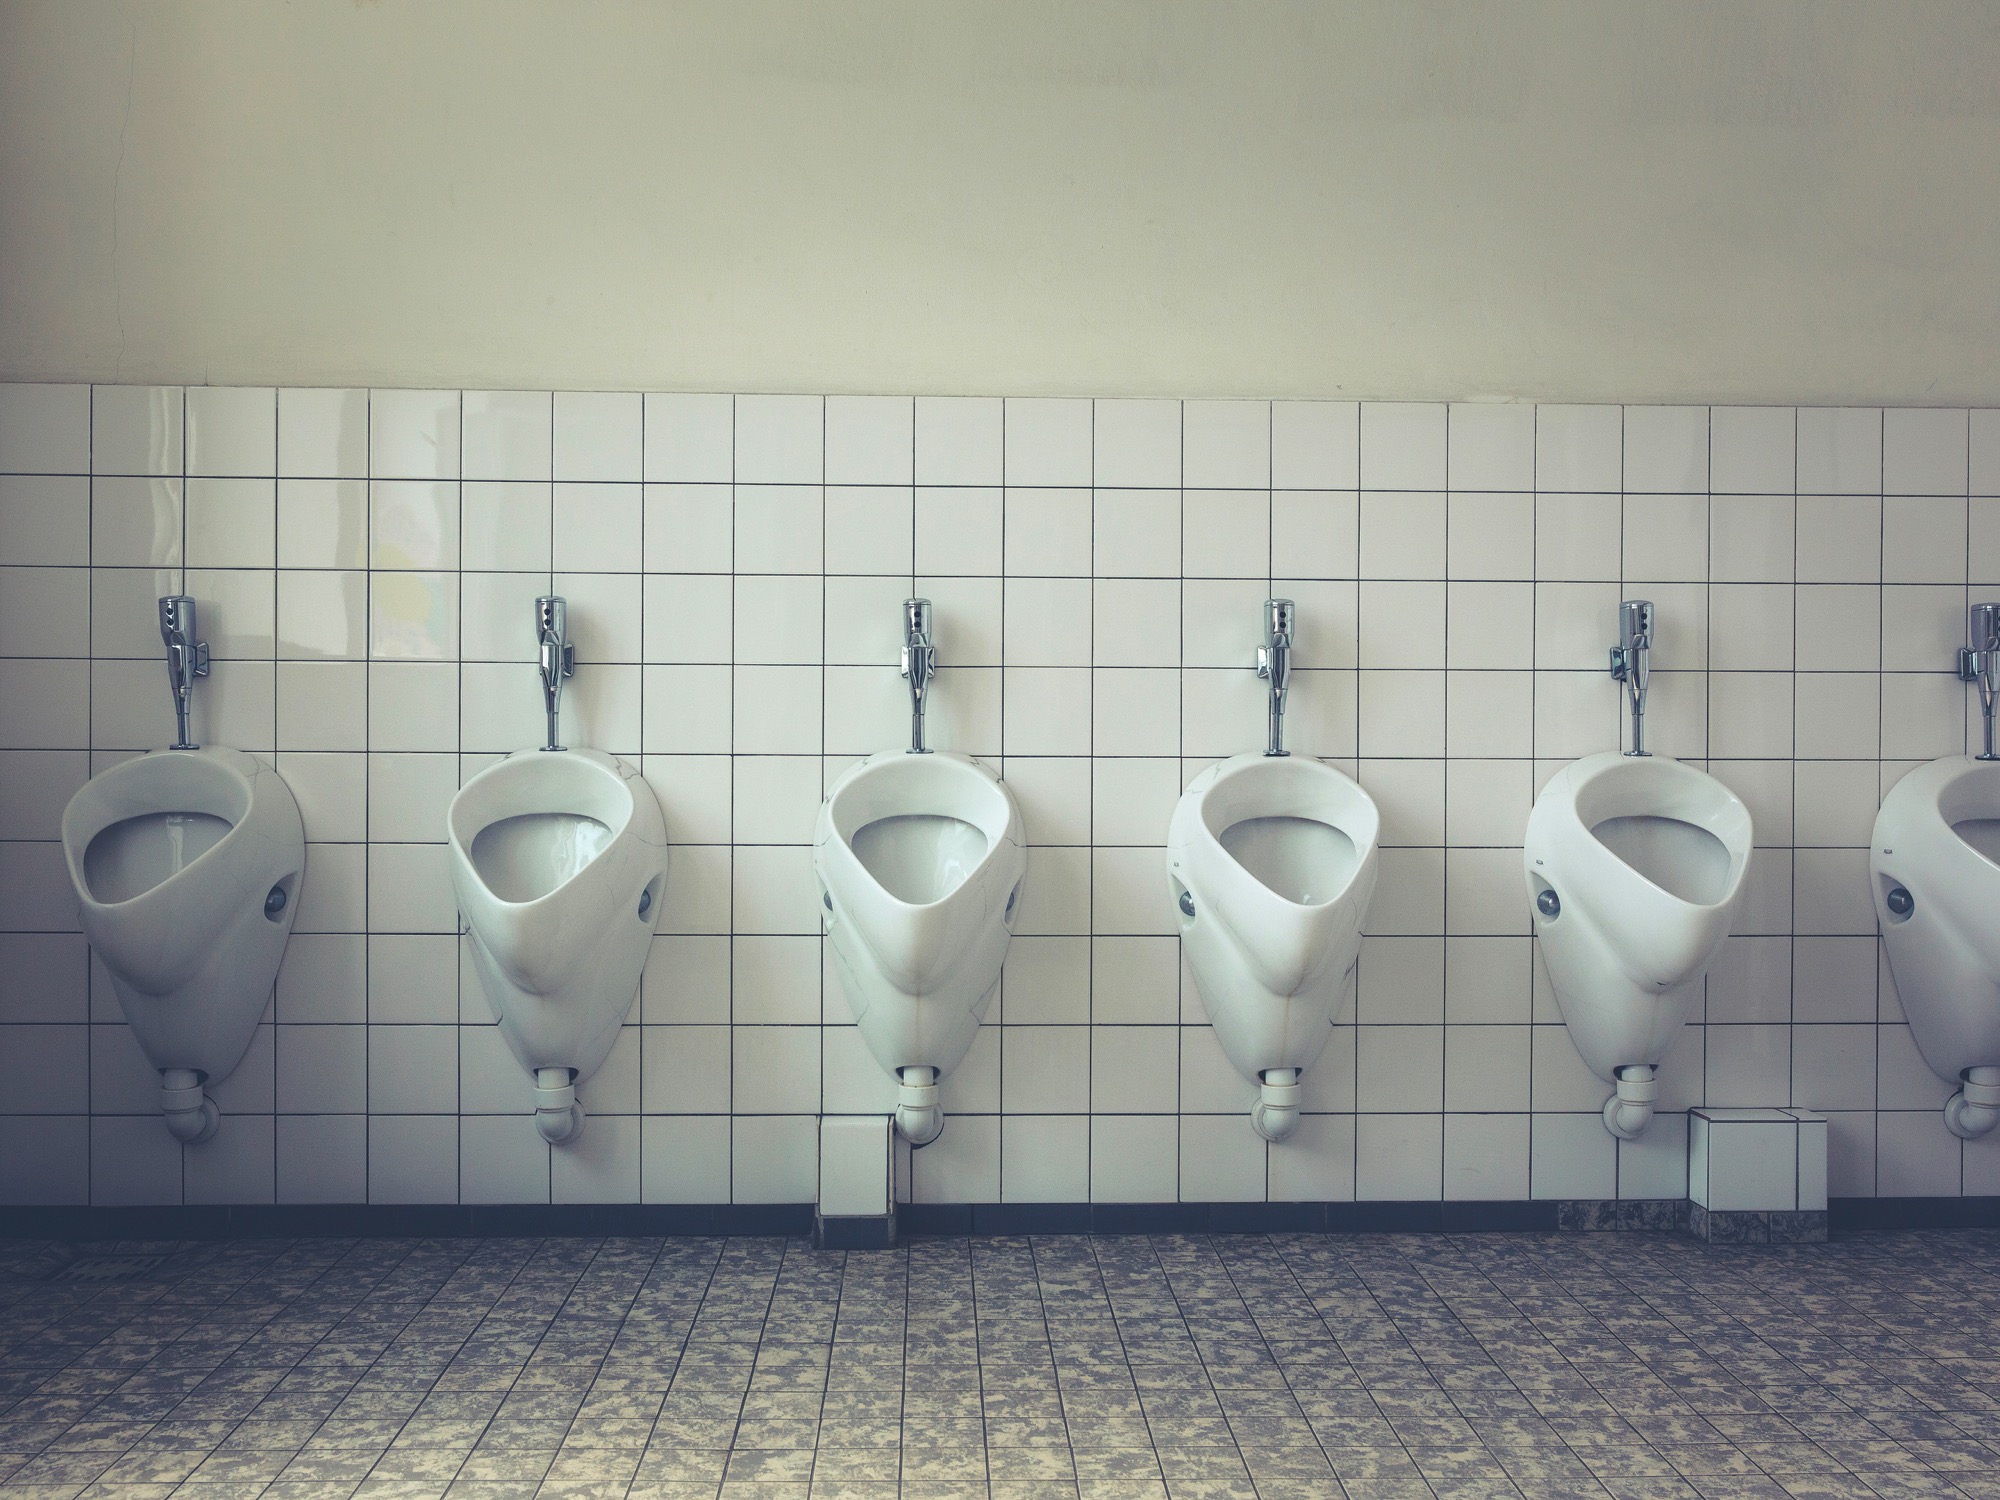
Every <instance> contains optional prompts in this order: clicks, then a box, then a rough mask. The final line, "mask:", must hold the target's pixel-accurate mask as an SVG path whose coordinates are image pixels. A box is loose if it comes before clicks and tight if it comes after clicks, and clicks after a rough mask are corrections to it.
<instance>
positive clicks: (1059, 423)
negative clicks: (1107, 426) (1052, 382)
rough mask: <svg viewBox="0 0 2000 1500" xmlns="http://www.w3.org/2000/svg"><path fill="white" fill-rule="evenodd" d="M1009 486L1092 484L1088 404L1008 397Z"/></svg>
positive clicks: (1007, 456)
mask: <svg viewBox="0 0 2000 1500" xmlns="http://www.w3.org/2000/svg"><path fill="white" fill-rule="evenodd" d="M1006 426H1007V443H1006V466H1007V483H1008V484H1009V485H1081V486H1088V485H1089V484H1090V483H1091V447H1092V415H1091V403H1090V402H1089V401H1082V400H1075V399H1060V398H1056V399H1050V398H1036V397H1013V398H1010V399H1009V400H1008V402H1007V406H1006Z"/></svg>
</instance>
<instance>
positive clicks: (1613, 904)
mask: <svg viewBox="0 0 2000 1500" xmlns="http://www.w3.org/2000/svg"><path fill="white" fill-rule="evenodd" d="M1751 843H1752V836H1751V827H1750V813H1749V810H1748V809H1746V808H1745V807H1744V806H1743V803H1742V802H1741V801H1740V800H1739V799H1738V798H1737V796H1736V794H1735V793H1734V792H1732V791H1730V790H1729V788H1727V787H1725V786H1724V785H1723V784H1722V783H1721V782H1719V781H1717V780H1715V779H1714V778H1713V777H1711V776H1708V775H1706V774H1704V773H1703V772H1701V771H1697V770H1696V769H1695V768H1694V767H1692V766H1687V765H1683V764H1681V762H1679V761H1677V760H1672V759H1669V758H1668V757H1666V756H1656V755H1645V754H1638V755H1620V754H1619V753H1617V752H1616V751H1606V752H1605V753H1603V754H1601V755H1591V756H1586V757H1585V758H1584V759H1582V760H1579V761H1576V762H1573V763H1572V764H1570V765H1568V766H1565V767H1564V768H1563V769H1562V770H1560V771H1558V772H1556V774H1555V775H1554V776H1553V777H1551V778H1550V780H1549V784H1548V785H1547V786H1546V787H1544V788H1543V789H1542V794H1541V796H1540V797H1538V798H1536V799H1535V806H1534V811H1533V812H1531V813H1530V814H1529V816H1528V831H1527V837H1526V848H1525V850H1524V854H1523V858H1524V860H1525V862H1526V868H1527V882H1528V899H1529V902H1530V904H1531V907H1532V912H1533V920H1534V927H1535V936H1536V938H1537V939H1538V940H1539V941H1540V943H1541V949H1542V958H1543V960H1544V962H1545V963H1546V964H1547V965H1548V971H1549V979H1550V980H1551V982H1553V984H1554V986H1555V992H1556V1003H1557V1005H1558V1006H1559V1007H1560V1008H1561V1010H1562V1015H1563V1020H1564V1021H1565V1022H1566V1023H1567V1024H1568V1026H1569V1034H1570V1040H1571V1041H1573V1042H1574V1043H1575V1044H1576V1050H1577V1051H1578V1052H1579V1053H1580V1054H1582V1057H1583V1060H1584V1062H1585V1064H1587V1065H1588V1066H1589V1068H1590V1071H1591V1072H1593V1073H1595V1074H1596V1075H1597V1076H1598V1077H1599V1078H1601V1079H1603V1080H1604V1081H1605V1082H1606V1083H1609V1084H1611V1085H1613V1086H1614V1087H1615V1089H1616V1092H1615V1093H1613V1094H1612V1095H1611V1097H1610V1098H1609V1099H1607V1100H1606V1101H1605V1103H1604V1124H1605V1128H1606V1129H1608V1130H1609V1131H1610V1132H1611V1133H1612V1134H1613V1135H1615V1136H1618V1137H1619V1138H1620V1139H1622V1140H1636V1139H1637V1138H1638V1137H1639V1136H1640V1135H1641V1134H1642V1133H1643V1132H1644V1131H1645V1129H1646V1127H1647V1125H1649V1124H1650V1123H1651V1122H1652V1118H1653V1106H1654V1103H1655V1101H1656V1100H1657V1098H1658V1090H1659V1082H1658V1077H1657V1070H1658V1067H1659V1064H1660V1060H1661V1058H1663V1057H1664V1056H1665V1055H1666V1053H1667V1049H1668V1048H1669V1047H1670V1046H1671V1045H1672V1044H1673V1040H1674V1037H1675V1035H1676V1033H1678V1032H1679V1030H1680V1028H1681V1023H1682V1022H1684V1021H1685V1020H1686V1019H1687V1014H1688V1010H1689V1008H1690V1007H1691V1006H1692V1005H1693V1003H1694V1001H1695V998H1696V997H1697V995H1699V993H1700V981H1701V978H1702V975H1703V974H1704V973H1706V972H1707V969H1708V964H1709V961H1710V960H1711V959H1712V958H1713V957H1714V956H1715V950H1716V949H1717V948H1718V947H1719V946H1721V943H1722V940H1723V938H1725V937H1727V936H1728V935H1729V929H1730V926H1731V923H1732V922H1733V921H1734V919H1735V915H1736V910H1737V908H1738V906H1739V905H1740V903H1741V901H1742V896H1743V879H1744V875H1745V873H1746V872H1747V871H1748V870H1749V867H1750V850H1751Z"/></svg>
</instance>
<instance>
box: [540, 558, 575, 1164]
mask: <svg viewBox="0 0 2000 1500" xmlns="http://www.w3.org/2000/svg"><path fill="white" fill-rule="evenodd" d="M535 641H536V645H537V654H538V655H539V656H540V658H541V674H542V708H543V711H544V712H546V713H547V714H548V717H549V739H548V743H547V744H545V745H543V746H542V748H543V749H544V750H561V749H563V748H564V747H563V746H562V745H560V744H558V743H557V735H556V731H557V728H558V720H560V719H561V717H562V689H563V682H564V681H565V680H566V679H567V678H571V677H574V676H576V647H574V646H572V645H571V644H570V643H569V605H568V604H567V603H565V602H564V600H563V599H562V597H561V596H560V595H558V594H544V595H542V596H541V597H540V598H539V599H537V600H536V601H535ZM543 1134H547V1132H546V1131H544V1132H543ZM551 1139H554V1137H551Z"/></svg>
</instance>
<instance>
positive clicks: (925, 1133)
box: [896, 752, 944, 1146]
mask: <svg viewBox="0 0 2000 1500" xmlns="http://www.w3.org/2000/svg"><path fill="white" fill-rule="evenodd" d="M915 753H922V752H915ZM896 1133H897V1134H898V1135H900V1136H902V1138H903V1139H904V1140H906V1141H908V1142H909V1143H910V1144H911V1145H912V1146H928V1145H929V1144H930V1143H931V1142H932V1141H934V1140H936V1139H937V1138H938V1137H939V1136H941V1135H943V1134H944V1107H943V1106H942V1105H940V1104H939V1103H938V1070H937V1069H936V1068H898V1069H896Z"/></svg>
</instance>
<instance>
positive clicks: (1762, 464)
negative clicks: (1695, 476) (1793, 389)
mask: <svg viewBox="0 0 2000 1500" xmlns="http://www.w3.org/2000/svg"><path fill="white" fill-rule="evenodd" d="M1708 440H1709V472H1708V483H1709V488H1711V489H1712V490H1714V491H1715V493H1716V494H1719V495H1789V494H1791V493H1792V486H1793V481H1794V479H1795V466H1796V464H1797V460H1798V413H1797V412H1796V411H1794V410H1793V409H1792V408H1791V407H1789V406H1712V407H1710V408H1709V411H1708Z"/></svg>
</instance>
